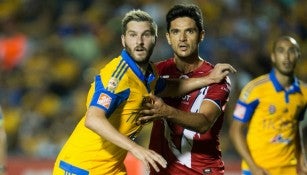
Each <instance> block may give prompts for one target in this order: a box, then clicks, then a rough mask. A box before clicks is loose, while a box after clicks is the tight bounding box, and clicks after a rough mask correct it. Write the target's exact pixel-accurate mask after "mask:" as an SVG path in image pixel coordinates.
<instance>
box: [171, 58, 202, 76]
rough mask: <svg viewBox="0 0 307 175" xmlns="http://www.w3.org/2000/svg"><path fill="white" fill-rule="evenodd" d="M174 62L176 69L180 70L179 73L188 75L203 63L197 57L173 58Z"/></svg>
mask: <svg viewBox="0 0 307 175" xmlns="http://www.w3.org/2000/svg"><path fill="white" fill-rule="evenodd" d="M174 61H175V63H176V67H177V69H178V70H180V72H182V73H183V74H188V73H190V72H192V71H194V70H195V69H197V68H199V67H200V66H201V64H202V63H203V60H202V59H201V58H199V57H196V58H193V59H187V58H178V57H175V59H174Z"/></svg>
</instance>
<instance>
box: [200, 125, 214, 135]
mask: <svg viewBox="0 0 307 175" xmlns="http://www.w3.org/2000/svg"><path fill="white" fill-rule="evenodd" d="M210 128H211V127H208V126H205V127H199V128H197V129H196V130H197V131H196V132H198V133H200V134H204V133H206V132H207V131H208V130H209V129H210Z"/></svg>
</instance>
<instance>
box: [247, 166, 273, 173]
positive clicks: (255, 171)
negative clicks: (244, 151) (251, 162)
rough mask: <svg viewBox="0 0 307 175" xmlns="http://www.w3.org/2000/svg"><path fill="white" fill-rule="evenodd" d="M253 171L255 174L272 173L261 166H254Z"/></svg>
mask: <svg viewBox="0 0 307 175" xmlns="http://www.w3.org/2000/svg"><path fill="white" fill-rule="evenodd" d="M251 172H252V174H253V175H270V173H269V172H268V171H267V170H265V169H263V168H261V167H259V166H257V167H255V168H253V169H252V170H251Z"/></svg>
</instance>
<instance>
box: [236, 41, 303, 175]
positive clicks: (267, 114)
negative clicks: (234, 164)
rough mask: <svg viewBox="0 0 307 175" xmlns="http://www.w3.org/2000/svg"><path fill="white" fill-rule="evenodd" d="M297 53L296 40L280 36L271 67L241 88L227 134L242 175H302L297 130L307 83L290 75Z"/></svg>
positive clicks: (301, 155) (300, 137)
mask: <svg viewBox="0 0 307 175" xmlns="http://www.w3.org/2000/svg"><path fill="white" fill-rule="evenodd" d="M299 58H300V48H299V45H298V43H297V42H296V40H295V39H293V38H292V37H289V36H281V37H279V38H278V39H277V40H276V41H275V42H274V43H273V48H272V52H271V62H272V65H273V68H272V70H271V72H270V73H268V74H266V75H262V76H260V77H258V78H256V79H254V80H252V81H251V82H249V83H248V84H247V85H246V86H245V87H244V88H243V89H242V92H241V94H240V97H239V100H238V102H237V104H236V107H235V110H234V113H233V121H232V124H231V127H230V136H231V139H232V141H233V143H234V146H235V148H236V150H237V151H238V153H239V154H240V156H241V157H242V159H243V161H242V174H243V175H251V174H252V175H296V174H299V173H300V174H307V164H306V159H305V157H304V156H305V155H303V154H302V152H303V151H302V147H301V145H300V139H302V138H303V136H302V135H300V132H299V129H300V128H299V122H300V121H301V120H303V117H304V113H305V110H306V105H307V85H306V84H305V83H304V82H302V81H301V80H299V79H298V78H297V77H296V76H295V75H294V69H295V66H296V63H297V61H298V59H299ZM245 129H247V133H246V136H245Z"/></svg>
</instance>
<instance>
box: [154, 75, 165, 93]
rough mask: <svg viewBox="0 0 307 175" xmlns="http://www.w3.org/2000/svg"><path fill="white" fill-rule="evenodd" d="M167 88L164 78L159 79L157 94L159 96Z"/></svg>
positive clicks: (156, 88)
mask: <svg viewBox="0 0 307 175" xmlns="http://www.w3.org/2000/svg"><path fill="white" fill-rule="evenodd" d="M165 87H166V80H165V79H164V78H161V77H159V78H158V80H157V84H156V87H155V94H159V93H160V92H162V91H163V90H164V89H165Z"/></svg>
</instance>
